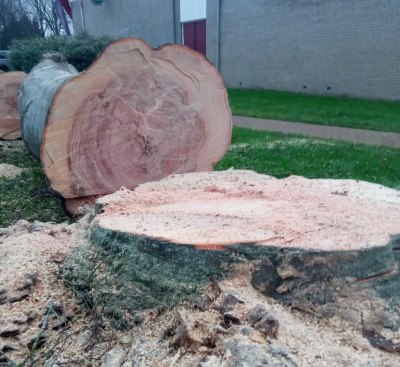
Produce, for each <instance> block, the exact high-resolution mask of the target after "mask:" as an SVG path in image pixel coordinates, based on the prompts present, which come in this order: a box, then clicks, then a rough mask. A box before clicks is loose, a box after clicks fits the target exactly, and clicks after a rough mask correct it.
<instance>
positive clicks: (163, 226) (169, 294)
mask: <svg viewBox="0 0 400 367" xmlns="http://www.w3.org/2000/svg"><path fill="white" fill-rule="evenodd" d="M96 211H97V213H98V215H97V217H96V218H95V220H94V222H93V225H92V231H91V241H92V243H93V244H94V245H95V247H96V248H97V249H99V252H100V253H101V254H102V256H103V257H104V258H105V259H107V260H106V263H107V264H108V266H110V271H109V273H110V274H113V275H111V276H110V277H109V278H108V281H110V282H112V283H113V285H110V289H111V288H117V289H118V284H119V285H120V286H121V283H123V282H121V281H120V280H118V279H119V277H120V278H121V279H122V278H123V279H130V280H131V281H132V282H133V283H132V284H134V285H135V289H136V292H134V291H132V290H131V291H132V292H133V293H129V292H130V291H127V290H126V291H124V292H122V293H123V294H125V295H126V294H127V293H129V294H136V295H137V297H138V299H137V300H136V302H135V300H130V302H131V303H130V304H132V305H133V304H135V305H136V306H137V307H138V308H140V307H146V306H154V305H155V304H160V303H161V304H164V305H168V304H171V303H173V302H174V301H176V300H179V299H182V298H185V297H186V298H187V297H189V296H190V295H191V294H193V293H194V292H195V291H196V289H198V288H199V287H201V286H203V285H204V284H206V283H207V282H208V279H209V277H210V276H212V277H215V278H217V279H218V278H221V277H222V276H224V275H225V274H227V272H228V271H229V269H230V266H229V265H231V266H234V265H235V264H251V266H248V267H247V268H248V277H249V278H251V282H252V284H253V286H254V287H256V288H257V289H258V290H260V291H261V292H262V293H264V294H266V295H268V296H272V297H275V298H277V299H279V300H281V301H282V302H285V303H288V304H293V303H295V302H296V301H298V300H309V301H310V302H311V303H312V304H326V303H329V302H332V301H334V300H335V299H336V298H337V297H338V296H339V295H341V294H342V293H341V292H342V290H346V289H347V290H349V289H351V288H352V287H355V286H359V287H371V288H373V289H375V290H376V291H377V292H380V294H382V295H383V297H387V298H389V297H397V299H398V300H400V287H399V281H400V276H399V272H398V268H397V264H396V260H395V254H394V251H393V248H394V247H396V248H397V247H398V237H397V239H396V235H398V234H399V233H400V194H399V192H398V191H396V190H393V189H388V188H385V187H383V186H380V185H376V184H369V183H364V182H357V181H351V180H347V181H346V180H310V179H305V178H302V177H289V178H287V179H281V180H279V179H275V178H273V177H269V176H264V175H259V174H256V173H253V172H250V171H227V172H207V173H193V174H184V175H175V176H173V177H169V178H166V179H164V180H162V181H160V182H152V183H147V184H144V185H141V186H139V187H138V188H136V189H135V190H134V191H130V190H126V189H122V190H120V191H118V192H116V193H114V194H112V195H107V196H105V197H103V198H101V199H99V200H98V201H97V203H96ZM100 257H101V256H100ZM116 264H118V272H117V271H113V270H112V266H116ZM127 284H128V283H127ZM125 286H127V285H126V284H125V285H122V287H125ZM138 289H139V291H138ZM389 290H390V292H389ZM132 302H133V303H132Z"/></svg>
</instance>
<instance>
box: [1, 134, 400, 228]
mask: <svg viewBox="0 0 400 367" xmlns="http://www.w3.org/2000/svg"><path fill="white" fill-rule="evenodd" d="M0 163H8V164H13V165H16V166H18V167H22V168H25V169H26V170H25V172H24V173H22V174H20V175H18V176H17V177H14V178H0V227H5V226H9V225H10V224H12V223H14V222H15V221H17V220H18V219H26V220H29V221H33V220H35V219H36V220H40V221H55V222H61V221H65V220H67V219H68V218H67V217H66V216H65V215H64V213H63V211H62V209H61V201H60V199H58V198H56V197H54V196H52V195H51V193H50V192H49V190H48V188H47V185H46V183H45V179H44V176H43V174H42V171H41V168H40V164H39V162H38V161H37V160H36V159H34V158H33V157H32V156H31V155H30V154H29V152H28V151H27V150H26V148H25V147H24V146H23V144H22V142H12V143H4V142H3V143H1V144H0ZM231 167H233V168H235V169H250V170H254V171H256V172H259V173H265V174H268V175H272V176H275V177H279V178H281V177H286V176H289V175H301V176H305V177H309V178H352V179H358V180H364V181H370V182H375V183H380V184H383V185H386V186H389V187H393V188H396V189H398V190H400V150H399V149H390V148H384V147H373V146H367V145H359V144H350V143H342V142H336V141H333V140H323V139H312V138H303V137H298V136H294V135H283V134H278V133H268V132H263V131H256V130H250V129H243V128H234V131H233V140H232V146H231V147H230V148H229V151H228V153H227V154H226V156H225V157H224V159H223V160H222V161H221V162H220V163H218V165H217V166H216V169H217V170H224V169H228V168H231Z"/></svg>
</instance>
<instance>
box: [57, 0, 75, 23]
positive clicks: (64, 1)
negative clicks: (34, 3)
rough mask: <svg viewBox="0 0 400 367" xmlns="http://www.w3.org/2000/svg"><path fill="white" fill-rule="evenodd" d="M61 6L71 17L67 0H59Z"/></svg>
mask: <svg viewBox="0 0 400 367" xmlns="http://www.w3.org/2000/svg"><path fill="white" fill-rule="evenodd" d="M60 2H61V5H62V7H63V8H64V9H65V11H66V13H67V14H68V15H69V17H70V18H71V19H72V9H71V4H70V3H69V0H60Z"/></svg>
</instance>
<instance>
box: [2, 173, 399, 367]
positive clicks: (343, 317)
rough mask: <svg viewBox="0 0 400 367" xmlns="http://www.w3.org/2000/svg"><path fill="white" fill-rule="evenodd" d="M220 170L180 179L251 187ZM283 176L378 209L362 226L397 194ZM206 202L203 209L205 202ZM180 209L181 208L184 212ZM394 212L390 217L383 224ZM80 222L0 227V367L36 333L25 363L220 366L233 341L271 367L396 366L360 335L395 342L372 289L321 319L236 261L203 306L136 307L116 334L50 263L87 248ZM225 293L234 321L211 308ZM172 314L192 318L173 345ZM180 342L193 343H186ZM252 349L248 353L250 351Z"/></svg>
mask: <svg viewBox="0 0 400 367" xmlns="http://www.w3.org/2000/svg"><path fill="white" fill-rule="evenodd" d="M228 177H230V180H229V182H227V183H225V184H224V185H214V186H213V185H210V182H208V181H206V180H204V181H202V180H201V179H200V180H198V178H199V176H198V175H193V176H191V175H190V182H186V183H185V185H186V186H188V187H189V188H193V192H195V191H196V190H197V191H198V190H203V192H205V195H211V194H213V195H216V196H219V195H222V194H224V193H226V191H225V192H224V190H228V189H229V190H231V191H230V193H232V196H233V197H234V198H235V200H236V199H237V197H238V193H239V192H242V193H243V197H247V196H248V195H250V197H251V195H254V190H257V189H258V187H257V180H254V182H253V179H252V180H246V181H244V180H243V179H242V178H240V177H238V176H237V174H236V173H231V174H229V176H228ZM253 177H254V178H256V176H253ZM265 180H266V182H268V183H269V184H270V189H269V190H268V191H264V192H263V193H262V194H260V195H261V197H264V198H269V199H270V200H272V198H274V197H276V201H277V202H280V201H281V200H282V199H283V197H282V195H283V194H282V192H281V191H280V189H278V188H277V186H276V184H277V183H278V181H277V180H276V179H274V178H271V177H267V178H266V179H265ZM283 182H284V183H285V184H289V183H294V189H293V190H292V191H291V194H290V195H291V197H294V198H302V197H304V198H309V196H307V195H306V194H305V189H306V188H308V187H309V188H311V189H312V190H313V192H314V195H313V196H314V197H315V198H316V200H317V201H318V200H319V199H320V198H322V197H323V198H325V196H324V195H326V193H329V194H330V195H332V196H333V197H334V198H335V200H333V201H332V203H333V202H336V203H337V204H336V205H339V204H338V203H346V202H347V203H349V205H350V206H353V205H355V204H356V203H359V202H368V203H367V204H365V205H366V206H364V207H363V208H364V209H365V208H366V207H367V206H368V205H371V206H373V207H374V208H375V210H376V211H377V212H376V213H379V214H378V215H380V216H381V225H379V226H378V225H375V227H374V228H372V229H369V228H363V230H364V231H367V232H368V231H370V232H375V231H378V230H380V228H382V227H384V228H386V227H385V225H386V224H385V223H383V221H384V219H382V218H387V219H388V217H382V216H384V215H386V214H385V212H390V213H392V214H393V215H397V214H396V213H398V212H397V210H398V209H397V208H398V204H399V203H400V193H399V192H397V191H395V190H389V189H386V188H383V187H381V186H379V185H370V184H365V183H357V182H356V181H349V182H344V181H336V180H326V181H325V180H318V185H314V184H313V183H312V182H310V181H309V180H304V179H301V178H298V177H291V178H289V179H287V180H285V181H283ZM166 183H167V185H171V186H172V187H174V188H176V186H175V185H176V182H175V180H174V179H173V178H171V179H167V180H166ZM253 184H254V185H255V186H252V185H253ZM150 186H151V187H152V188H153V189H154V191H151V190H150V191H147V190H144V189H143V188H139V189H138V193H137V195H138V196H136V197H135V196H132V193H131V192H130V191H128V190H122V191H119V192H118V193H116V194H114V195H112V196H111V198H110V197H109V198H107V200H103V204H102V202H101V201H100V203H99V206H101V205H104V202H107V203H109V204H108V206H107V208H104V209H107V211H106V212H105V214H104V217H106V216H107V215H112V214H114V213H117V212H118V211H120V210H121V211H123V212H127V211H128V208H129V207H130V206H131V205H132V202H133V201H134V200H136V199H137V198H138V197H140V198H141V199H140V200H141V201H140V203H141V204H140V205H143V206H144V205H145V204H146V203H149V204H154V203H155V199H154V196H155V195H154V194H155V192H157V191H156V190H158V187H159V186H158V184H157V183H154V184H151V185H150ZM205 188H207V190H206V191H204V189H205ZM334 191H337V192H338V193H343V192H344V191H347V194H346V196H342V195H338V194H332V192H334ZM252 193H253V194H252ZM322 193H323V195H322ZM168 195H169V193H168V191H160V192H157V197H158V199H157V204H169V203H170V198H169V196H168ZM177 195H179V192H177ZM275 195H276V196H275ZM279 195H281V196H279ZM320 195H321V196H320ZM121 198H122V199H124V200H121ZM343 198H345V199H346V200H342V199H343ZM181 199H182V201H183V200H184V199H187V194H182V196H181ZM318 202H319V201H318ZM303 203H304V202H303ZM323 203H324V204H325V201H324V202H323ZM382 203H383V204H382ZM326 205H329V204H326ZM149 206H151V205H149ZM346 207H347V206H346ZM206 209H207V210H210V208H209V207H208V208H206ZM331 209H332V210H333V207H332V208H331ZM143 210H145V209H143ZM308 210H311V209H310V208H308ZM166 212H168V211H166ZM188 212H191V208H186V211H184V213H186V214H187V213H188ZM107 213H108V214H107ZM376 213H375V214H374V213H372V212H368V216H370V215H371V216H372V218H376V215H377V214H376ZM186 214H185V215H186ZM100 217H101V216H100ZM395 218H396V217H391V219H390V223H391V220H393V219H395ZM89 220H90V215H87V216H85V217H84V218H83V219H81V220H80V221H79V222H78V223H75V224H72V225H69V224H67V223H63V224H53V223H40V222H34V223H28V222H26V221H19V222H17V223H16V224H15V225H14V226H11V227H9V228H6V229H1V232H0V334H1V333H3V334H2V335H0V350H1V351H2V353H4V354H1V353H0V365H1V364H2V363H3V365H7V364H6V363H7V362H6V361H7V359H6V358H5V357H4V356H6V357H7V358H9V360H8V361H10V360H13V361H23V360H25V359H26V358H27V356H28V345H32V340H36V341H37V340H39V339H40V338H39V339H38V336H39V337H40V335H45V337H46V339H45V340H44V342H43V345H40V346H38V347H37V350H35V353H34V354H33V359H34V361H35V363H34V364H33V365H35V366H46V367H50V366H123V367H130V366H132V365H134V366H137V367H151V366H153V367H167V366H178V367H186V366H187V367H189V366H190V367H192V366H199V367H200V366H203V367H217V366H218V367H230V366H236V365H240V364H239V363H238V358H240V355H239V354H240V353H239V352H238V350H239V349H240V348H239V349H238V348H237V346H243V345H244V346H246V347H252V348H253V347H254V348H255V349H254V350H258V349H257V348H263V349H262V350H263V351H267V352H268V356H269V358H271V361H277V362H276V363H278V362H279V363H280V364H276V365H281V366H298V367H311V366H329V367H343V366H350V367H367V366H368V367H374V366H375V367H399V366H400V359H399V355H398V354H397V355H396V354H390V353H387V352H384V351H382V350H379V349H376V348H373V347H372V346H371V345H370V344H369V342H368V341H367V339H365V338H363V337H362V330H361V329H362V326H363V324H370V325H372V326H373V327H374V328H375V329H377V330H378V331H379V332H380V333H382V335H384V336H386V337H387V338H390V339H392V340H394V341H395V342H400V340H399V331H398V330H399V329H398V327H399V325H394V324H393V323H392V320H393V319H394V318H395V317H394V316H396V315H397V316H398V314H399V311H400V310H393V309H391V308H390V307H389V305H387V304H385V303H384V302H383V301H382V300H381V299H380V298H377V297H376V296H375V295H374V293H368V292H365V293H357V294H349V295H347V296H346V297H343V298H341V299H339V300H338V301H336V302H335V304H334V307H335V308H336V309H337V310H338V312H337V313H335V316H334V317H321V315H320V314H319V313H318V312H314V311H313V310H312V309H309V310H307V309H303V310H299V309H294V308H290V307H288V306H284V305H282V304H280V303H279V302H277V301H276V300H273V299H272V298H268V297H265V296H263V295H262V294H260V293H259V292H257V291H256V290H255V289H254V288H253V287H252V286H251V284H250V280H249V278H248V274H249V272H248V269H246V266H237V267H236V268H235V269H234V271H233V272H232V273H231V274H230V276H229V277H228V278H226V279H225V280H223V281H222V282H220V283H219V286H220V288H221V290H222V292H221V294H220V295H218V296H216V297H215V299H213V300H212V303H211V305H210V306H209V307H208V308H206V309H205V310H204V311H200V310H199V309H197V308H195V307H194V305H185V306H181V307H179V308H178V309H176V310H172V311H163V312H156V311H154V310H149V311H146V312H141V313H138V315H137V318H138V323H137V325H136V326H135V327H133V328H132V329H131V330H128V331H125V332H122V331H116V330H114V329H112V328H111V326H110V324H109V323H107V321H104V320H99V319H98V318H97V317H96V315H94V314H93V313H92V312H89V311H88V310H87V309H86V308H84V307H83V306H82V305H79V304H78V303H77V301H76V300H75V298H74V296H73V294H72V292H71V291H70V290H69V289H67V288H65V286H64V284H63V283H62V281H61V278H60V273H59V272H60V268H61V267H62V265H63V263H64V261H65V258H66V257H67V256H68V255H69V253H70V252H71V251H72V250H73V249H74V248H75V247H76V246H78V245H80V246H87V231H88V227H89ZM388 220H389V219H388ZM397 223H398V222H397ZM392 224H393V223H392ZM392 224H390V225H392ZM378 227H379V228H378ZM390 228H391V227H390ZM386 230H387V228H386ZM370 232H368V233H370ZM382 238H383V237H382ZM229 294H233V295H235V296H237V297H238V298H239V299H240V300H241V301H242V302H241V303H238V304H236V305H234V306H232V307H231V309H230V311H229V312H230V313H231V314H232V316H231V317H236V318H237V319H238V320H239V322H240V325H227V324H226V323H224V311H221V309H222V308H223V307H222V305H223V303H224V297H225V296H226V295H229ZM257 305H263V306H264V307H265V308H266V310H267V311H268V313H270V314H271V315H273V316H274V318H275V319H276V320H278V321H279V332H278V333H277V339H274V338H273V337H269V336H266V335H264V334H262V333H261V332H260V331H259V330H257V329H256V327H255V326H254V325H251V323H250V321H249V319H248V314H249V312H250V310H252V309H254V308H255V307H256V306H257ZM178 312H180V313H181V315H184V316H185V320H186V322H187V324H188V326H187V327H190V325H192V324H193V323H194V324H196V323H197V324H198V325H200V327H199V328H198V330H196V333H195V334H194V337H193V338H192V339H190V338H188V340H189V342H187V339H185V340H186V342H183V340H182V337H181V339H179V335H178V334H177V330H178V327H179V326H180V325H182V317H181V318H180V317H179V313H178ZM395 314H396V315H395ZM253 329H254V330H253ZM189 336H190V335H189ZM190 340H194V341H195V342H196V343H197V344H195V347H193V342H190ZM235 353H236V354H235ZM238 353H239V354H238ZM253 355H254V357H257V353H253ZM243 358H244V357H243ZM2 361H3V362H2ZM116 361H117V362H116ZM112 363H114V364H112ZM235 363H236V364H235ZM271 363H272V362H271ZM242 365H243V366H244V365H245V364H242ZM254 365H256V364H254Z"/></svg>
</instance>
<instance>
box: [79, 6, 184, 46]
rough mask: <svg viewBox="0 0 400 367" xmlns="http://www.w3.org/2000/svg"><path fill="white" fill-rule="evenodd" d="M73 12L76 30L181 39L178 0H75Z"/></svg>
mask: <svg viewBox="0 0 400 367" xmlns="http://www.w3.org/2000/svg"><path fill="white" fill-rule="evenodd" d="M72 15H73V22H74V30H75V32H82V31H85V32H88V33H90V34H94V35H103V34H105V35H109V36H112V37H115V38H121V37H128V36H134V37H138V38H143V39H144V40H146V42H148V43H149V44H151V45H152V46H153V47H158V46H160V45H163V44H165V43H181V24H180V4H179V0H75V1H74V2H73V3H72Z"/></svg>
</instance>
